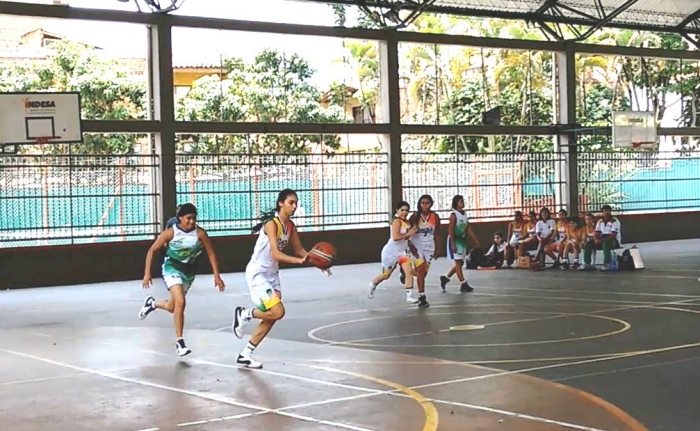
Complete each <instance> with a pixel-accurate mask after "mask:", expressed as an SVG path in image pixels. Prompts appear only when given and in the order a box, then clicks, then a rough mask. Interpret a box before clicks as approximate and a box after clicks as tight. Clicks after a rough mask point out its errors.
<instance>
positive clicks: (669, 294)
mask: <svg viewBox="0 0 700 431" xmlns="http://www.w3.org/2000/svg"><path fill="white" fill-rule="evenodd" d="M432 286H435V287H437V286H438V285H437V284H435V285H432ZM478 288H479V289H503V290H531V291H537V292H567V293H587V294H604V295H629V296H660V297H670V298H698V299H700V295H682V294H678V293H648V292H614V291H609V290H575V289H547V288H540V287H502V286H479V287H478Z"/></svg>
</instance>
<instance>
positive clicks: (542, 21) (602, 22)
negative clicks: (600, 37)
mask: <svg viewBox="0 0 700 431" xmlns="http://www.w3.org/2000/svg"><path fill="white" fill-rule="evenodd" d="M638 1H639V0H627V1H626V2H625V3H623V4H622V5H620V6H618V7H617V8H615V10H613V11H612V12H610V13H609V14H607V15H606V14H605V9H604V7H603V4H602V3H601V0H595V5H596V10H597V11H598V17H594V16H592V15H590V14H587V13H585V12H583V11H580V10H578V9H575V8H573V7H571V6H566V5H562V4H559V2H558V0H547V1H546V2H545V3H544V4H543V5H542V6H541V7H540V8H539V9H538V10H537V11H536V12H534V14H533V15H534V18H533V19H532V22H534V23H535V24H537V25H538V26H539V27H540V28H541V29H542V30H543V31H544V32H545V34H548V35H550V36H552V37H554V38H555V39H557V40H559V41H562V40H566V37H565V36H564V31H563V29H562V27H561V25H560V24H558V23H552V22H551V19H550V18H553V17H560V18H567V17H566V16H565V14H564V13H563V12H562V11H561V9H564V10H567V11H569V12H572V13H574V14H576V15H578V16H579V17H581V18H583V19H584V20H587V21H588V23H587V25H588V26H589V27H588V30H586V31H584V32H581V31H579V29H577V28H576V27H575V26H574V24H565V25H566V26H567V27H568V29H569V31H571V32H572V33H574V35H575V37H574V38H573V39H569V40H571V41H574V42H580V41H583V40H586V39H587V38H589V37H590V36H591V35H592V34H593V33H595V32H596V31H598V30H600V29H601V28H603V27H605V26H606V25H608V24H610V23H612V22H613V20H614V19H615V18H616V17H618V16H619V15H620V14H621V13H623V12H625V11H626V10H628V9H629V8H631V7H632V6H634V4H635V3H637V2H638ZM553 24H554V25H553Z"/></svg>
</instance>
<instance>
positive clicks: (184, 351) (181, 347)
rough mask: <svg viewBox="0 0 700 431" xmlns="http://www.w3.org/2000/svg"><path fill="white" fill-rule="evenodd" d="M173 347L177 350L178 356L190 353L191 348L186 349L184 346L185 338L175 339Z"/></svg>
mask: <svg viewBox="0 0 700 431" xmlns="http://www.w3.org/2000/svg"><path fill="white" fill-rule="evenodd" d="M175 348H176V350H177V354H178V355H180V356H187V355H189V354H190V353H192V350H190V349H188V348H187V346H185V340H182V339H180V340H177V342H175Z"/></svg>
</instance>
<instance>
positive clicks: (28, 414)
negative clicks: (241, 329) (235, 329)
mask: <svg viewBox="0 0 700 431" xmlns="http://www.w3.org/2000/svg"><path fill="white" fill-rule="evenodd" d="M640 248H641V249H642V253H643V255H644V258H645V262H646V264H647V269H645V270H643V271H636V272H633V273H607V274H606V273H583V272H573V271H569V272H564V271H559V270H548V271H546V272H539V273H534V272H529V271H522V270H510V271H508V270H504V271H468V272H467V276H468V279H469V280H470V283H471V284H472V285H473V286H474V287H475V288H476V291H475V292H474V293H470V294H460V293H458V292H457V290H458V286H457V284H456V283H454V282H453V283H451V284H450V285H449V286H448V292H447V293H441V292H440V288H439V286H438V284H437V276H438V275H439V274H440V273H442V272H444V271H445V270H446V268H447V267H448V265H449V262H448V261H447V260H445V259H444V258H443V259H439V260H438V261H437V262H436V263H435V264H434V266H433V268H432V270H431V275H430V276H429V285H428V288H427V290H428V299H429V301H430V302H431V307H430V308H429V309H427V310H419V309H416V308H415V307H413V306H407V305H406V304H405V303H403V294H402V289H401V287H400V285H399V282H398V277H397V276H395V277H393V278H392V279H391V280H390V281H388V282H386V283H385V284H384V285H382V286H381V287H380V288H379V290H378V291H377V293H376V295H375V298H374V299H372V300H370V299H368V298H367V297H366V285H367V282H368V280H369V279H371V278H372V276H374V275H375V273H376V271H377V270H378V269H379V268H378V264H377V265H356V266H346V267H337V268H334V271H333V272H334V274H333V276H332V277H326V276H324V275H323V274H321V273H320V272H319V271H317V270H314V269H307V268H304V269H294V270H285V271H283V272H282V283H283V288H284V299H285V304H286V307H287V316H286V317H285V319H284V320H283V321H282V322H280V323H279V324H278V325H277V326H276V327H275V328H274V329H273V331H272V333H271V335H270V338H268V339H267V340H265V341H264V342H263V344H262V345H261V346H260V347H259V348H258V349H257V351H256V357H257V358H258V359H259V360H261V361H263V362H264V364H265V368H264V369H263V370H248V369H240V368H239V367H237V366H236V365H235V358H236V355H237V353H238V351H239V350H240V349H241V348H242V347H243V345H244V344H245V341H246V340H247V336H246V337H245V338H244V340H238V339H236V338H235V337H233V335H232V334H231V331H230V321H231V312H232V310H233V308H234V307H235V306H236V305H238V304H242V305H245V306H249V305H250V300H249V298H248V296H247V288H246V286H245V282H244V278H243V275H242V274H226V275H225V276H224V280H225V281H226V283H227V290H226V292H225V293H219V292H218V291H217V290H216V289H215V288H214V287H213V284H212V281H211V277H209V276H200V277H199V278H198V279H197V281H196V283H195V286H194V287H193V288H192V290H191V291H190V294H189V296H188V305H187V307H188V308H187V315H186V317H187V321H186V330H185V339H186V341H187V343H188V346H189V347H190V348H192V350H193V351H194V353H193V354H192V355H190V356H189V357H186V358H179V357H177V356H176V355H175V351H174V335H173V330H172V318H171V316H170V315H168V314H166V313H164V312H160V311H159V312H156V313H153V314H152V315H150V316H149V317H148V319H146V320H144V321H140V320H138V318H137V313H138V310H139V308H140V306H141V303H142V301H143V298H144V297H145V295H146V293H145V292H144V291H143V290H142V289H141V287H140V281H133V282H128V283H104V284H98V285H84V286H71V287H60V288H44V289H27V290H12V291H3V292H0V329H1V331H0V400H1V401H0V430H2V431H15V430H17V431H20V430H21V431H24V430H27V431H35V430H52V431H54V430H69V431H78V430H96V429H99V430H127V431H136V430H171V429H178V430H187V431H193V430H227V431H229V430H251V429H257V430H271V431H277V430H289V431H301V430H320V431H325V430H354V431H365V430H374V431H380V430H382V431H412V430H415V431H434V430H438V429H439V430H445V431H458V430H459V431H462V430H464V431H476V430H499V431H501V430H502V431H530V430H533V431H534V430H538V431H539V430H542V431H549V430H586V431H599V430H600V431H602V430H604V431H643V430H650V431H667V430H684V431H686V430H693V429H697V426H698V425H697V424H698V423H700V412H699V411H698V410H697V409H696V404H697V400H698V399H699V398H700V385H698V384H697V382H698V381H700V334H699V333H698V330H697V328H698V323H700V283H698V280H697V278H698V276H699V275H700V258H699V255H700V252H699V251H698V250H700V241H698V240H689V241H675V242H669V243H655V244H643V245H641V246H640ZM154 284H155V286H154V288H152V291H153V292H154V293H156V294H157V295H156V296H158V297H164V294H165V293H166V292H165V290H164V289H163V288H162V284H161V283H160V281H159V280H157V281H156V282H155V283H154ZM466 325H479V326H478V327H479V328H480V329H471V330H470V328H472V327H469V326H466ZM481 326H483V327H481ZM251 329H252V328H250V327H249V328H247V332H248V333H250V330H251Z"/></svg>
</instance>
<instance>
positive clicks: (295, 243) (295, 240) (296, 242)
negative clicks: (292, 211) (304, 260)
mask: <svg viewBox="0 0 700 431" xmlns="http://www.w3.org/2000/svg"><path fill="white" fill-rule="evenodd" d="M289 245H291V246H292V251H293V252H294V254H295V255H297V256H299V257H306V255H307V254H309V252H308V251H307V250H306V249H305V248H304V246H303V245H301V239H300V238H299V232H297V227H296V225H294V224H292V232H291V234H290V235H289Z"/></svg>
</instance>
